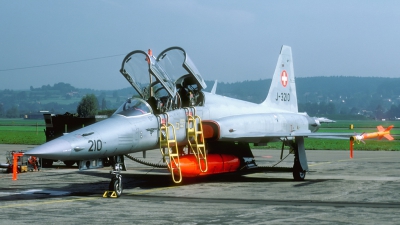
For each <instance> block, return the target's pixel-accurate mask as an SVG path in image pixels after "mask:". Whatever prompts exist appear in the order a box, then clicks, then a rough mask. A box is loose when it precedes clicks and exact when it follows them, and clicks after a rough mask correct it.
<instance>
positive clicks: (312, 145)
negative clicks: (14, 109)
mask: <svg viewBox="0 0 400 225" xmlns="http://www.w3.org/2000/svg"><path fill="white" fill-rule="evenodd" d="M350 124H353V128H354V129H352V130H351V129H350ZM378 125H382V126H383V127H385V128H386V127H388V126H390V125H394V128H393V129H392V130H391V134H392V135H393V136H394V138H395V141H387V140H375V139H371V140H366V144H363V143H360V144H358V143H355V144H354V150H375V151H379V150H381V151H400V143H399V141H400V121H346V120H343V121H337V122H336V123H329V124H322V126H321V128H320V129H319V131H318V132H333V133H354V132H355V133H357V134H361V133H363V132H376V131H377V129H376V126H378ZM45 128H46V127H45V123H44V120H23V119H0V144H35V145H40V144H43V143H45V141H46V136H45V134H44V129H45ZM305 146H306V149H307V150H313V149H323V150H348V149H349V148H350V143H349V140H338V139H316V138H306V139H305ZM281 147H282V144H281V143H268V145H267V146H262V147H255V148H267V149H280V148H281Z"/></svg>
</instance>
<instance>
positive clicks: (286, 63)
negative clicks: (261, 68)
mask: <svg viewBox="0 0 400 225" xmlns="http://www.w3.org/2000/svg"><path fill="white" fill-rule="evenodd" d="M261 104H262V105H265V106H266V107H269V108H274V109H278V110H282V111H289V112H298V108H297V94H296V84H295V79H294V70H293V59H292V49H291V48H290V47H289V46H285V45H283V46H282V49H281V53H280V55H279V58H278V63H277V64H276V68H275V72H274V76H273V77H272V82H271V87H270V88H269V92H268V96H267V98H266V99H265V101H264V102H263V103H261Z"/></svg>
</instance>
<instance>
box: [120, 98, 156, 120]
mask: <svg viewBox="0 0 400 225" xmlns="http://www.w3.org/2000/svg"><path fill="white" fill-rule="evenodd" d="M149 113H153V111H152V109H151V107H150V105H149V104H148V103H147V102H146V101H144V100H143V99H140V98H130V99H128V100H126V102H125V103H124V104H122V105H121V106H120V107H119V108H118V109H117V110H116V111H115V112H114V115H115V114H119V115H123V116H127V117H131V116H140V115H145V114H149Z"/></svg>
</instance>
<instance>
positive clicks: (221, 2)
mask: <svg viewBox="0 0 400 225" xmlns="http://www.w3.org/2000/svg"><path fill="white" fill-rule="evenodd" d="M0 6H1V7H0V21H1V22H0V90H2V89H29V87H30V86H33V87H41V86H42V85H47V84H50V85H53V84H54V83H58V82H65V83H70V84H71V85H73V86H75V87H79V88H92V89H119V88H124V87H128V86H129V84H128V83H127V81H126V80H125V79H124V78H123V76H122V75H121V74H120V73H119V69H120V67H121V62H122V59H123V58H124V56H125V55H126V54H127V53H129V52H130V51H133V50H137V49H140V50H147V49H148V48H151V49H152V50H153V53H154V54H155V55H157V54H158V53H159V52H161V51H162V50H164V49H166V48H168V47H171V46H180V47H182V48H184V49H185V50H186V51H187V52H188V54H189V55H190V57H191V59H192V60H193V61H194V63H195V64H196V66H197V68H198V69H199V71H200V72H201V74H202V76H203V78H204V79H205V80H215V79H218V80H219V81H221V82H236V81H244V80H258V79H265V78H270V77H271V76H272V73H273V71H274V68H275V65H276V60H277V57H278V54H279V51H280V48H281V46H282V45H289V46H291V47H292V52H293V57H294V59H293V60H294V69H295V74H296V77H313V76H360V77H364V76H376V77H400V63H399V62H398V60H400V13H399V12H400V1H375V0H370V1H369V0H363V1H354V0H346V1H345V0H343V1H341V0H334V1H328V0H327V1H308V0H305V1H285V0H284V1H262V0H246V1H236V0H218V1H215V0H198V1H196V0H169V1H164V0H147V1H139V0H132V1H125V0H124V1H111V0H85V1H81V0H69V1H53V0H37V1H33V0H32V1H18V0H15V1H9V0H0Z"/></svg>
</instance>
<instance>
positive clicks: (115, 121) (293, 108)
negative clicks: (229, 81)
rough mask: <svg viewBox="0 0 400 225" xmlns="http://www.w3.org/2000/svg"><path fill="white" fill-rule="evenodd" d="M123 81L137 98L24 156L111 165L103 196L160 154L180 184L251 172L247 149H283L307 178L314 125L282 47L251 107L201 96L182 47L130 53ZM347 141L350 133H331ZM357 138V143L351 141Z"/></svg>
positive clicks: (82, 165) (296, 173) (296, 174)
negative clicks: (274, 145)
mask: <svg viewBox="0 0 400 225" xmlns="http://www.w3.org/2000/svg"><path fill="white" fill-rule="evenodd" d="M120 72H121V73H122V75H123V76H124V77H125V78H126V79H127V81H128V82H129V83H130V84H131V85H132V87H133V88H134V89H135V90H136V91H137V93H138V96H137V97H132V98H129V99H127V100H126V102H124V103H123V104H122V105H121V106H120V107H119V108H118V109H117V110H116V111H115V113H114V114H113V115H112V116H111V117H110V118H108V119H105V120H103V121H100V122H97V123H95V124H92V125H90V126H87V127H84V128H81V129H79V130H76V131H74V132H71V133H68V134H65V135H64V136H61V137H59V138H57V139H55V140H52V141H49V142H47V143H45V144H43V145H40V146H38V147H36V148H34V149H32V150H30V151H28V152H26V154H27V155H34V156H37V157H41V158H46V159H55V160H65V161H66V160H74V161H79V169H81V170H84V169H92V168H100V167H104V166H108V165H110V166H111V167H112V172H111V173H112V178H111V182H110V185H109V192H110V195H115V196H116V197H119V196H120V195H121V194H122V190H123V189H122V176H121V173H120V172H121V171H123V170H125V169H126V168H125V164H124V156H129V155H128V154H129V153H135V152H144V151H147V150H153V149H160V152H161V154H160V158H161V157H162V158H163V159H164V162H165V164H166V167H167V168H168V170H169V171H170V173H171V178H172V179H173V181H174V182H176V183H180V182H181V181H182V179H184V178H185V177H195V176H201V175H209V174H217V173H230V172H240V171H244V170H246V172H251V171H252V170H254V171H257V170H256V168H257V165H256V162H255V160H254V157H253V154H252V152H251V149H250V147H249V144H251V143H254V144H255V145H257V144H265V143H268V142H282V151H283V147H284V146H289V148H290V150H291V152H292V153H293V155H294V163H293V168H292V169H291V172H292V173H293V178H294V180H304V178H305V175H306V172H307V171H308V164H307V157H306V152H305V148H304V137H308V136H327V135H334V134H319V133H315V132H316V131H317V130H318V128H319V127H320V122H319V120H318V119H317V118H315V117H310V116H308V115H307V114H306V113H299V112H298V107H297V95H296V85H295V76H294V70H293V59H292V50H291V48H290V47H289V46H282V48H281V51H280V54H279V57H278V62H277V64H276V68H275V72H274V73H273V77H272V82H271V86H270V89H269V92H268V94H267V97H266V98H265V100H264V101H263V102H262V103H260V104H256V103H251V102H246V101H242V100H237V99H233V98H228V97H224V96H220V95H217V94H215V90H214V89H213V90H214V91H212V93H207V92H205V91H204V89H205V88H206V84H205V82H204V80H203V78H202V76H201V75H200V73H199V71H198V69H197V68H196V67H195V65H194V63H193V62H192V61H191V59H190V58H189V56H188V54H187V53H186V51H185V50H184V49H183V48H181V47H171V48H168V49H166V50H164V51H162V52H161V53H160V54H159V55H158V56H157V57H155V56H153V55H152V53H151V51H150V50H149V51H142V50H136V51H133V52H130V53H129V54H128V55H126V57H125V58H124V59H123V62H122V66H121V69H120ZM335 135H336V136H347V137H349V134H335ZM355 139H357V138H355Z"/></svg>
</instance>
